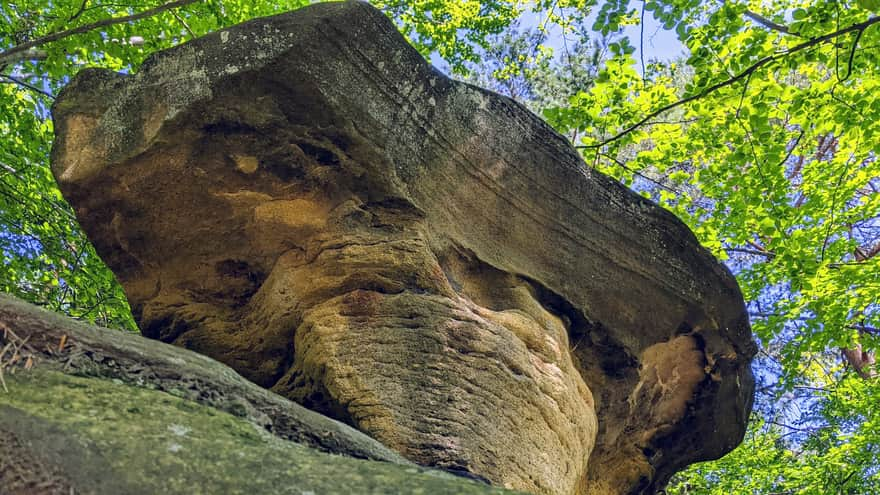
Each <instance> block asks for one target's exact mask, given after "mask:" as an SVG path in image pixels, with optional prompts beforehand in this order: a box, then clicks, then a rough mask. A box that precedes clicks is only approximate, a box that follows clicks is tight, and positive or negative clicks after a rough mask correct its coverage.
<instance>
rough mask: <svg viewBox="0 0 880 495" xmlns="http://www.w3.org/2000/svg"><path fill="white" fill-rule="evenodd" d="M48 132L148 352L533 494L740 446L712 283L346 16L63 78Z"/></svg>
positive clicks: (597, 485) (738, 406)
mask: <svg viewBox="0 0 880 495" xmlns="http://www.w3.org/2000/svg"><path fill="white" fill-rule="evenodd" d="M53 113H54V117H55V123H56V126H55V129H56V133H57V139H56V143H55V148H54V150H53V171H54V173H55V175H56V178H57V179H58V182H59V185H60V187H61V189H62V191H63V193H64V195H65V197H66V198H67V199H68V200H69V201H70V203H71V204H72V205H73V206H74V207H75V209H76V211H77V216H78V218H79V219H80V222H81V223H82V225H83V227H84V228H85V230H86V231H87V233H88V234H89V236H90V238H91V239H92V241H93V242H94V244H95V247H96V248H97V250H98V252H99V254H100V255H101V256H102V257H103V258H104V260H105V261H106V262H107V263H108V265H109V266H110V267H111V268H112V269H113V270H114V272H115V273H116V276H117V277H118V279H119V281H120V282H121V283H122V285H123V287H124V288H125V290H126V293H127V295H128V297H129V300H130V302H131V303H132V307H133V308H134V312H135V317H136V319H137V320H138V322H139V325H140V327H141V329H142V331H143V333H144V335H146V336H148V337H152V338H157V339H160V340H163V341H165V342H172V343H175V344H177V345H180V346H183V347H187V348H189V349H193V350H195V351H198V352H200V353H203V354H206V355H208V356H211V357H213V358H215V359H218V360H220V361H222V362H224V363H226V364H228V365H229V366H231V367H232V368H234V369H235V370H236V371H238V372H239V373H241V374H242V375H244V376H246V377H247V378H249V379H250V380H253V381H254V382H255V383H257V384H259V385H262V386H264V387H267V388H271V389H272V390H274V391H276V392H278V393H280V394H282V395H284V396H286V397H289V398H291V399H294V400H296V401H297V402H300V403H302V404H303V405H305V406H307V407H308V408H311V409H314V410H316V411H319V412H321V413H324V414H327V415H329V416H331V417H334V418H337V419H340V420H342V421H345V422H347V423H349V424H351V425H354V426H356V427H357V428H358V429H360V430H362V431H364V432H366V433H368V434H369V435H370V436H372V437H373V438H376V439H378V440H379V441H381V442H382V443H383V444H385V445H387V446H389V447H391V448H393V449H395V450H396V451H398V452H400V453H402V454H403V455H404V456H405V457H407V458H409V459H411V460H413V461H416V462H418V463H420V464H425V465H430V466H439V467H443V468H448V469H457V470H463V471H468V472H471V473H474V474H476V475H479V476H483V477H485V478H487V479H489V480H491V481H492V482H493V483H496V484H498V485H501V486H507V487H513V488H517V489H524V490H529V491H533V492H536V493H556V494H570V493H590V494H618V493H621V494H622V493H651V492H653V491H656V490H657V489H659V488H660V487H662V485H663V484H664V483H665V482H666V480H667V479H668V478H669V476H671V474H672V473H674V472H675V471H676V470H677V469H680V468H681V467H683V466H685V465H687V464H688V463H691V462H694V461H697V460H700V459H709V458H715V457H718V456H720V455H722V454H724V453H725V452H727V451H728V450H730V449H731V448H733V447H734V446H735V445H736V444H737V443H738V442H739V441H740V440H741V438H742V434H743V431H744V427H745V423H746V420H747V417H748V412H749V410H750V408H751V400H752V393H753V379H752V375H751V371H750V368H749V363H750V360H751V357H752V355H753V354H754V352H755V348H754V344H753V342H752V341H751V336H750V332H749V326H748V320H747V317H746V313H745V310H744V305H743V301H742V296H741V294H740V292H739V289H738V287H737V286H736V283H735V281H734V279H733V278H732V277H731V275H730V274H729V272H728V271H727V270H726V269H725V268H724V267H723V266H722V265H720V264H719V263H718V262H717V261H716V260H715V259H713V258H712V257H711V255H710V254H709V253H708V252H706V251H705V250H704V249H703V248H701V247H700V246H699V245H698V243H697V241H696V239H695V238H694V236H693V235H692V233H691V232H689V231H688V229H687V228H686V227H685V226H684V225H683V224H682V223H681V222H680V221H678V220H677V219H676V218H674V217H673V216H672V215H671V214H669V213H668V212H666V211H664V210H662V209H661V208H659V207H657V206H655V205H653V204H651V203H650V202H648V201H646V200H644V199H642V198H640V197H638V196H637V195H635V194H633V193H631V192H630V191H628V190H627V189H625V188H624V187H622V186H620V185H619V184H617V183H616V182H614V181H612V180H610V179H608V178H607V177H604V176H602V175H600V174H598V173H596V172H593V171H591V170H590V169H589V168H588V167H586V166H585V165H584V163H583V162H582V161H581V159H580V158H579V156H578V155H577V153H576V152H575V150H573V149H572V148H571V147H570V146H569V145H568V144H567V143H566V142H565V140H564V139H563V138H562V137H560V136H559V135H557V134H556V133H555V132H554V131H553V130H552V129H550V128H549V127H547V126H546V125H545V124H544V123H543V122H541V121H540V119H538V118H537V117H535V116H534V115H532V114H530V113H529V112H528V111H527V110H525V109H524V108H522V107H521V106H520V105H518V104H516V103H515V102H513V101H511V100H509V99H507V98H504V97H501V96H498V95H495V94H492V93H490V92H487V91H484V90H481V89H478V88H475V87H472V86H469V85H466V84H462V83H458V82H453V81H451V80H449V79H447V78H446V77H444V76H443V75H442V74H440V73H438V72H437V71H436V70H434V69H433V68H431V67H430V66H429V65H428V64H427V63H425V61H424V60H423V59H422V58H421V57H420V56H419V55H418V53H416V51H415V50H413V49H412V48H411V47H410V46H408V45H407V44H406V42H405V41H404V39H403V38H402V37H401V36H400V35H399V34H398V33H397V31H396V30H395V28H394V26H393V25H392V24H391V22H389V21H388V20H387V19H386V18H384V17H383V16H382V15H381V13H379V12H378V11H376V10H374V9H373V8H371V7H370V6H369V5H367V4H364V3H358V2H347V3H336V4H319V5H315V6H310V7H307V8H304V9H302V10H300V11H297V12H293V13H290V14H285V15H281V16H276V17H272V18H266V19H259V20H255V21H251V22H248V23H245V24H242V25H240V26H236V27H233V28H230V29H227V30H224V31H221V32H218V33H214V34H211V35H209V36H206V37H204V38H201V39H198V40H195V41H193V42H190V43H187V44H185V45H182V46H180V47H177V48H174V49H172V50H169V51H166V52H163V53H159V54H156V55H154V56H153V57H152V58H151V59H150V60H149V61H148V62H147V63H145V64H144V66H143V67H142V68H141V70H140V72H139V73H138V74H136V75H133V76H124V75H120V74H116V73H111V72H107V71H97V70H89V71H83V72H81V73H80V74H79V75H78V76H77V77H76V78H75V79H74V80H73V81H72V82H71V83H70V85H69V86H68V87H67V88H66V89H65V90H64V91H63V92H62V94H61V95H60V96H59V98H58V100H57V102H56V104H55V107H54V108H53Z"/></svg>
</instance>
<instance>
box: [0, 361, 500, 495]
mask: <svg viewBox="0 0 880 495" xmlns="http://www.w3.org/2000/svg"><path fill="white" fill-rule="evenodd" d="M5 381H6V386H7V391H0V492H2V493H4V494H11V495H56V494H57V495H69V494H71V493H76V494H83V495H117V494H123V493H124V494H127V495H139V494H143V495H154V494H157V493H163V494H168V495H177V494H180V495H184V494H187V495H188V494H194V493H204V494H221V493H222V494H229V495H233V494H239V495H262V494H265V495H270V494H271V495H275V494H290V495H303V494H319V493H321V494H325V493H326V494H329V493H357V494H377V495H380V494H381V495H384V494H388V493H400V494H412V495H416V494H425V495H427V494H435V493H436V494H449V495H452V494H456V495H457V494H474V495H477V494H499V495H500V494H503V493H512V492H509V491H507V490H503V489H499V488H492V487H490V486H488V485H486V484H483V483H479V482H476V481H471V480H465V479H461V478H458V477H456V476H453V475H451V474H447V473H443V472H439V471H435V470H430V469H426V468H419V467H416V466H407V465H400V464H393V463H387V462H378V461H368V460H360V459H353V458H351V457H344V456H339V455H331V454H327V453H323V452H320V451H318V450H315V449H312V448H309V447H307V446H305V445H302V444H298V443H295V442H290V441H285V440H282V439H279V438H278V437H276V436H273V435H271V434H269V433H268V432H266V431H265V430H264V429H263V428H261V427H260V426H258V425H255V424H254V423H252V422H250V421H247V420H246V419H244V418H241V417H237V416H234V415H231V414H229V413H225V412H221V411H218V410H216V409H213V408H210V407H208V406H205V405H201V404H198V403H196V402H193V401H190V400H187V399H183V398H180V397H175V396H173V395H169V394H167V393H165V392H160V391H157V390H151V389H148V388H144V387H137V386H132V385H130V384H124V383H122V382H120V381H116V382H114V381H112V380H110V379H108V378H103V379H102V378H95V377H77V376H71V375H67V374H63V373H59V372H55V371H44V370H41V369H39V368H37V369H34V370H30V371H23V370H19V371H18V372H17V373H15V374H13V375H7V376H6V378H5Z"/></svg>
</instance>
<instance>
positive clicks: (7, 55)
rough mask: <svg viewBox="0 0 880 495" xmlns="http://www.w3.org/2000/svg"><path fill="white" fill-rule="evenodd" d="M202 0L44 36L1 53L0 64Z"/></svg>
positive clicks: (181, 0) (185, 0)
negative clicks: (29, 51) (73, 37)
mask: <svg viewBox="0 0 880 495" xmlns="http://www.w3.org/2000/svg"><path fill="white" fill-rule="evenodd" d="M199 1H201V0H176V1H174V2H169V3H166V4H163V5H160V6H158V7H155V8H152V9H149V10H145V11H143V12H139V13H137V14H132V15H127V16H122V17H111V18H109V19H102V20H100V21H97V22H93V23H91V24H84V25H82V26H77V27H75V28H70V29H65V30H64V31H58V32H56V33H52V34H47V35H46V36H42V37H40V38H37V39H35V40H31V41H28V42H26V43H22V44H20V45H16V46H13V47H12V48H10V49H8V50H6V51H4V52H2V53H0V64H5V63H7V61H9V60H14V57H15V56H18V55H19V54H20V53H22V52H25V51H27V50H30V49H31V48H35V47H38V46H40V45H44V44H46V43H51V42H53V41H58V40H60V39H63V38H66V37H68V36H73V35H75V34H82V33H87V32H89V31H94V30H95V29H100V28H102V27H106V26H112V25H114V24H122V23H126V22H131V21H137V20H140V19H145V18H147V17H152V16H154V15H156V14H159V13H161V12H164V11H166V10H170V9H176V8H178V7H184V6H186V5H189V4H192V3H196V2H199Z"/></svg>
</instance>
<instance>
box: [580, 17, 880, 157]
mask: <svg viewBox="0 0 880 495" xmlns="http://www.w3.org/2000/svg"><path fill="white" fill-rule="evenodd" d="M878 22H880V16H877V17H871V18H870V19H868V20H866V21H863V22H859V23H856V24H853V25H851V26H849V27H846V28H843V29H840V30H837V31H834V32H832V33H828V34H825V35H822V36H818V37H816V38H810V39H808V40H807V41H804V42H803V43H801V44H799V45H796V46H794V47H792V48H790V49H788V50H785V51H783V52H780V53H776V54H773V55H768V56H766V57H764V58H762V59H760V60H758V61H757V62H755V63H754V64H752V65H750V66H749V67H747V68H746V69H745V70H743V71H742V72H740V73H739V74H737V75H735V76H733V77H731V78H729V79H726V80H724V81H721V82H719V83H716V84H713V85H711V86H709V87H708V88H706V89H704V90H703V91H701V92H700V93H698V94H695V95H692V96H688V97H687V98H682V99H680V100H678V101H675V102H673V103H670V104H668V105H664V106H662V107H660V108H659V109H657V110H654V111H653V112H651V113H649V114H648V115H646V116H645V117H644V118H642V119H641V120H639V121H638V122H636V123H634V124H632V125H630V126H629V127H627V128H625V129H623V130H622V131H620V132H618V133H617V134H615V135H613V136H611V137H610V138H608V139H605V140H603V141H601V142H599V143H596V144H587V145H581V146H575V148H576V149H596V148H601V147H602V146H605V145H607V144H610V143H613V142H614V141H617V140H618V139H620V138H622V137H624V136H626V135H627V134H629V133H631V132H633V131H634V130H636V129H638V128H639V127H641V126H643V125H645V124H646V123H647V122H648V121H650V120H651V119H653V118H655V117H657V116H659V115H660V114H662V113H665V112H668V111H669V110H672V109H674V108H678V107H680V106H682V105H684V104H687V103H690V102H692V101H694V100H698V99H700V98H704V97H706V96H708V95H709V94H711V93H714V92H715V91H718V90H719V89H722V88H726V87H727V86H731V85H732V84H734V83H736V82H738V81H741V80H743V79H745V78H747V77H749V76H751V74H752V73H753V72H755V71H757V70H758V69H760V68H761V67H763V66H765V65H767V64H769V63H771V62H774V61H776V60H778V59H781V58H783V57H786V56H788V55H793V54H795V53H797V52H800V51H803V50H806V49H807V48H812V47H814V46H816V45H820V44H823V43H826V42H828V41H831V40H833V39H835V38H839V37H840V36H843V35H845V34H849V33H852V32H859V33H861V32H862V31H864V30H865V29H867V28H869V27H870V26H873V25H874V24H877V23H878Z"/></svg>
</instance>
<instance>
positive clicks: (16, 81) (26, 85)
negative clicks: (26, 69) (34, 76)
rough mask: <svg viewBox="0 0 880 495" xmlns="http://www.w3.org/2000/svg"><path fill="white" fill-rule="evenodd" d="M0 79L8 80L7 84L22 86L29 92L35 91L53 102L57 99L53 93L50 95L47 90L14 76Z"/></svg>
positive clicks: (5, 76)
mask: <svg viewBox="0 0 880 495" xmlns="http://www.w3.org/2000/svg"><path fill="white" fill-rule="evenodd" d="M0 77H2V78H3V79H6V81H7V84H17V85H19V86H21V87H23V88H25V89H29V90H31V91H34V92H37V93H40V94H41V95H43V96H45V97H46V98H49V99H51V100H54V99H55V95H53V94H52V93H50V92H48V91H46V90H44V89H42V88H38V87H36V86H34V85H33V84H30V83H28V82H25V81H22V80H21V79H18V78H16V77H13V76H7V75H5V74H2V75H0Z"/></svg>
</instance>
